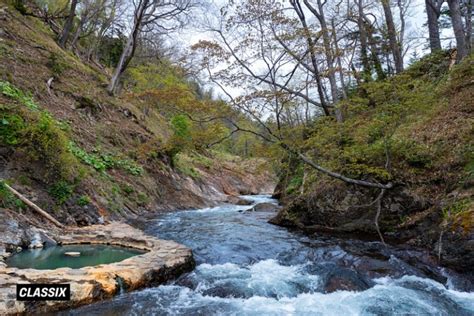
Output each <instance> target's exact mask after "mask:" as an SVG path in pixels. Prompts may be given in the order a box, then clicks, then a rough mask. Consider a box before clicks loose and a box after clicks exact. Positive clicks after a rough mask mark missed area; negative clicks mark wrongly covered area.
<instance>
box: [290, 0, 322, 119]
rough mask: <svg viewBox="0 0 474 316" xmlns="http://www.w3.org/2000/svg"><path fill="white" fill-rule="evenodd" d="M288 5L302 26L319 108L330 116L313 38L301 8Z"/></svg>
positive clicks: (295, 2) (295, 3) (297, 5)
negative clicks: (319, 104) (293, 10)
mask: <svg viewBox="0 0 474 316" xmlns="http://www.w3.org/2000/svg"><path fill="white" fill-rule="evenodd" d="M290 4H291V5H292V6H293V8H294V9H295V12H296V14H297V15H298V18H299V20H300V22H301V24H302V26H303V30H304V32H305V37H306V43H307V44H308V49H309V55H310V59H311V64H312V66H313V75H314V79H315V80H316V87H317V90H318V95H319V99H320V102H321V107H322V108H323V111H324V115H326V116H331V112H330V111H329V107H328V105H327V103H326V100H327V98H326V97H325V95H324V88H323V83H322V80H321V74H320V73H319V67H318V61H317V59H316V45H315V43H314V41H313V38H312V36H311V33H310V31H309V28H308V25H307V23H306V18H305V16H304V12H303V10H302V8H301V6H300V4H299V2H298V1H295V0H290Z"/></svg>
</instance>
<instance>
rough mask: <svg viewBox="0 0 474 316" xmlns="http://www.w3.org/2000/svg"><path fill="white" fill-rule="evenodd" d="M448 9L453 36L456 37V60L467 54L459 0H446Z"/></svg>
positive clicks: (458, 60)
mask: <svg viewBox="0 0 474 316" xmlns="http://www.w3.org/2000/svg"><path fill="white" fill-rule="evenodd" d="M447 2H448V6H449V11H450V13H451V23H452V24H453V31H454V36H455V37H456V48H457V57H456V61H457V62H460V61H461V59H463V58H464V57H466V56H467V46H466V37H465V36H466V34H465V33H464V26H463V23H462V15H461V7H460V5H459V2H460V0H447Z"/></svg>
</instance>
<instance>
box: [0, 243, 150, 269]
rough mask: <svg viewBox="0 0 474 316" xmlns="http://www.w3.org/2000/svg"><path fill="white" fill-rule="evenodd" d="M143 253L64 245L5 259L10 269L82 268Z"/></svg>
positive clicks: (139, 251) (103, 247) (20, 253)
mask: <svg viewBox="0 0 474 316" xmlns="http://www.w3.org/2000/svg"><path fill="white" fill-rule="evenodd" d="M66 252H80V256H78V257H71V256H67V255H66V254H65V253H66ZM143 253H145V251H142V250H138V249H133V248H124V247H118V246H109V245H100V244H99V245H97V244H92V245H65V246H52V247H46V248H43V249H28V250H23V251H21V252H19V253H17V254H15V255H13V256H11V257H10V258H8V259H7V261H6V263H7V265H8V266H10V267H16V268H21V269H26V268H32V269H39V270H45V269H57V268H64V267H69V268H74V269H78V268H82V267H87V266H95V265H98V264H108V263H113V262H118V261H122V260H125V259H127V258H130V257H133V256H136V255H141V254H143Z"/></svg>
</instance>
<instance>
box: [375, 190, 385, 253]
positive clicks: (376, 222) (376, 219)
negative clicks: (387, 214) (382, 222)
mask: <svg viewBox="0 0 474 316" xmlns="http://www.w3.org/2000/svg"><path fill="white" fill-rule="evenodd" d="M384 194H385V189H382V190H380V194H379V196H378V197H377V199H376V201H377V213H376V214H375V220H374V222H375V229H377V234H379V237H380V241H381V242H382V244H384V245H385V240H384V239H383V235H382V232H381V231H380V227H379V217H380V213H381V212H382V199H383V196H384Z"/></svg>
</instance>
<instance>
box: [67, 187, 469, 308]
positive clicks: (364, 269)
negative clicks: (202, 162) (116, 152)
mask: <svg viewBox="0 0 474 316" xmlns="http://www.w3.org/2000/svg"><path fill="white" fill-rule="evenodd" d="M244 198H246V199H250V200H252V201H253V202H254V203H261V202H271V203H276V201H275V200H272V199H271V198H270V197H268V196H244ZM249 208H250V206H237V205H222V206H219V207H214V208H206V209H199V210H190V211H180V212H175V213H168V214H163V215H160V216H159V217H158V218H156V219H153V220H150V221H147V223H146V226H145V228H144V229H145V231H146V232H147V233H148V234H151V235H154V236H157V237H159V238H161V239H172V240H175V241H178V242H180V243H183V244H185V245H187V246H188V247H190V248H192V249H193V253H194V255H195V259H196V263H197V267H196V269H195V270H194V271H193V272H190V273H187V274H185V275H183V276H181V277H180V278H179V279H178V280H176V281H174V282H172V283H169V284H166V285H162V286H158V287H154V288H148V289H144V290H141V291H136V292H130V293H124V294H121V295H119V296H117V297H115V298H114V299H112V300H109V301H105V302H100V303H96V304H93V305H89V306H85V307H82V308H78V309H75V310H70V311H65V312H62V313H60V314H61V315H140V316H141V315H259V316H261V315H474V292H470V293H469V292H463V291H461V290H460V288H459V286H461V285H462V284H463V279H462V278H459V277H456V276H453V275H452V274H451V273H448V272H446V270H444V269H441V268H438V267H434V268H428V267H425V268H423V266H421V267H420V266H419V265H412V264H410V263H408V262H409V261H410V260H406V259H404V258H405V257H404V256H403V255H401V254H402V252H397V250H395V249H392V248H390V247H389V248H386V247H384V246H383V245H381V244H380V243H378V242H362V241H356V240H339V239H335V238H328V237H318V238H308V237H305V236H303V235H301V234H299V233H296V232H291V231H288V230H287V229H285V228H281V227H278V226H274V225H271V224H269V223H267V221H268V219H269V218H270V217H272V216H273V215H274V214H272V213H268V212H251V211H244V210H245V209H249ZM403 254H406V252H403ZM410 255H411V256H416V255H417V254H416V253H410ZM433 271H434V272H433ZM430 275H432V276H435V275H436V276H437V277H435V279H437V280H436V281H435V280H434V279H432V278H430ZM439 275H445V276H446V278H445V279H443V278H441V279H440V277H439ZM457 284H461V285H459V286H458V285H457ZM463 286H464V287H466V284H464V285H463ZM471 286H472V285H468V287H471ZM461 287H462V286H461Z"/></svg>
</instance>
